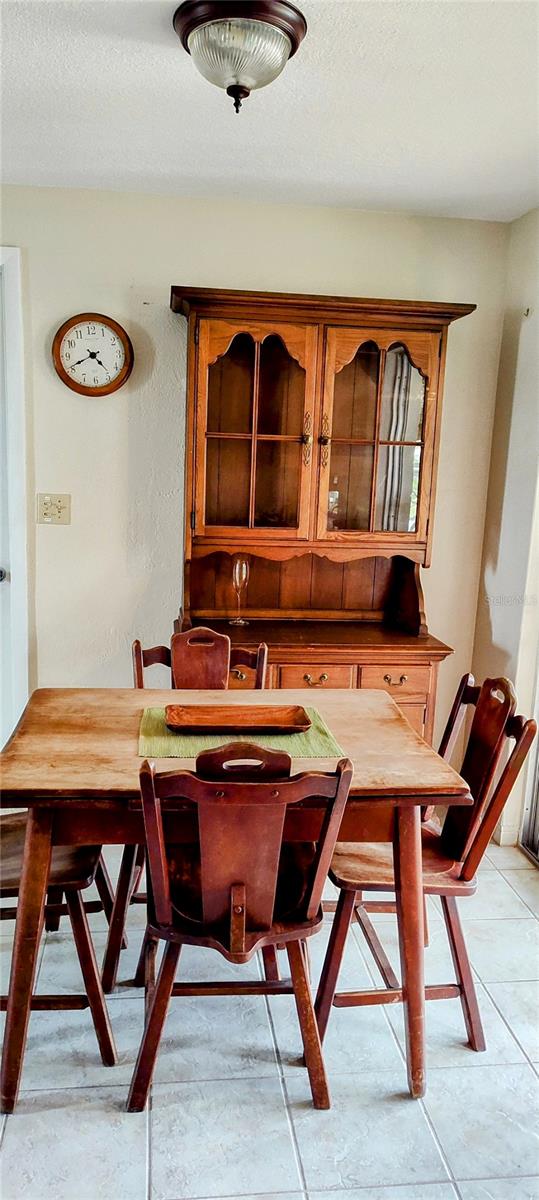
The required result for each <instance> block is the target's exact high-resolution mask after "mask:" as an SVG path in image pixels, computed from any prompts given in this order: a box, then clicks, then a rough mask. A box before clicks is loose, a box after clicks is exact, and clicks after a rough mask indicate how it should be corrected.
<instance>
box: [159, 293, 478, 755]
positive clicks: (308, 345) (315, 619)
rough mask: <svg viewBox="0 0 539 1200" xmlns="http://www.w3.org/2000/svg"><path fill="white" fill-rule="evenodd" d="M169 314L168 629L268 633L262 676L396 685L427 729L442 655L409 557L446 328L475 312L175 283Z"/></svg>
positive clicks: (423, 547) (417, 544)
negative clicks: (173, 593)
mask: <svg viewBox="0 0 539 1200" xmlns="http://www.w3.org/2000/svg"><path fill="white" fill-rule="evenodd" d="M171 308H172V310H173V311H174V312H176V313H180V314H183V316H185V317H186V318H187V322H188V381H187V390H188V395H187V440H186V446H187V461H186V492H185V496H186V503H185V512H186V528H185V568H184V599H183V610H182V614H181V615H180V617H179V619H178V621H177V622H176V627H177V628H184V629H185V628H188V627H190V626H191V625H193V624H194V625H197V624H204V625H209V626H211V627H212V628H215V629H219V630H224V631H226V632H227V633H228V634H229V635H230V636H231V637H232V640H233V642H240V643H241V644H243V645H249V646H251V645H255V644H258V643H259V642H260V641H265V642H267V643H268V647H269V663H270V667H269V680H268V683H269V686H272V687H279V686H280V687H301V686H303V687H305V688H317V687H346V688H349V687H370V688H382V689H384V690H386V691H389V692H391V694H393V695H394V696H395V698H396V699H398V701H399V704H400V705H401V707H402V708H403V711H404V712H405V714H406V716H407V717H408V719H409V720H410V721H411V723H412V724H413V725H414V726H415V728H417V729H418V730H419V731H420V732H422V733H424V734H425V736H426V737H428V738H430V737H431V735H432V725H433V719H434V703H435V695H436V680H437V672H438V665H439V663H440V661H441V660H442V659H444V658H445V657H446V656H447V655H448V654H450V653H451V649H450V647H449V646H446V645H444V643H443V642H440V641H438V640H437V639H436V638H434V637H432V636H431V635H430V634H429V632H428V628H427V622H426V617H425V613H424V607H423V594H422V589H421V581H420V567H421V566H425V567H428V566H429V564H430V554H431V545H432V537H433V528H432V524H433V522H432V513H433V508H434V496H435V487H436V467H437V459H438V445H439V434H440V418H441V403H442V387H443V374H444V363H445V352H446V343H447V330H448V326H449V324H450V323H451V321H454V320H457V319H458V318H459V317H463V316H466V315H467V314H468V313H471V312H473V311H474V308H475V305H473V304H439V303H432V304H431V303H425V302H422V301H417V302H416V301H404V300H374V299H371V300H367V299H353V298H351V297H343V296H308V295H295V294H285V293H276V292H248V291H247V292H246V291H233V290H227V289H220V288H191V287H173V288H172V292H171ZM239 553H241V554H242V555H245V556H246V557H247V558H248V560H249V564H250V576H249V583H248V588H247V596H246V601H245V603H244V605H243V608H244V616H246V617H247V618H248V621H249V624H248V625H246V626H244V627H243V628H238V627H234V626H230V625H229V621H230V619H231V618H233V617H234V616H235V610H236V600H235V593H234V589H233V584H232V562H233V558H234V556H235V555H237V554H239ZM249 683H250V680H249V678H248V676H247V678H246V680H245V681H244V686H245V685H248V684H249Z"/></svg>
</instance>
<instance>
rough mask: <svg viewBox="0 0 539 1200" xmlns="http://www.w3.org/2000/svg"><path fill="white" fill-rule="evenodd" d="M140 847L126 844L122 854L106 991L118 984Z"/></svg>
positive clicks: (107, 951) (105, 969)
mask: <svg viewBox="0 0 539 1200" xmlns="http://www.w3.org/2000/svg"><path fill="white" fill-rule="evenodd" d="M138 849H139V847H138V846H126V847H125V848H124V852H123V855H122V864H121V867H120V873H119V875H118V883H117V884H116V896H115V898H114V905H113V909H112V915H111V918H110V924H109V935H108V938H107V946H106V949H105V957H104V959H103V969H102V976H101V977H102V980H103V991H104V992H112V990H113V988H114V986H115V984H116V976H117V974H118V963H119V961H120V951H121V948H122V940H123V936H124V931H125V922H126V918H127V910H128V908H129V901H130V899H131V896H132V894H133V882H134V879H135V873H136V870H137V852H138Z"/></svg>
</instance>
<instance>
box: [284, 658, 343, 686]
mask: <svg viewBox="0 0 539 1200" xmlns="http://www.w3.org/2000/svg"><path fill="white" fill-rule="evenodd" d="M356 671H357V667H347V666H335V665H333V666H324V665H323V664H322V663H314V664H311V665H309V664H308V663H294V665H293V666H289V667H281V669H280V678H279V686H280V687H282V688H351V687H355V683H356Z"/></svg>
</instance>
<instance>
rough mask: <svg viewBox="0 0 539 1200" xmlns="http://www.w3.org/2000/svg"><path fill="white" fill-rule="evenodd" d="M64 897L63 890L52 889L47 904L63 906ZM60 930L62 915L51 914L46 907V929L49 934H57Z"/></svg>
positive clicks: (58, 888)
mask: <svg viewBox="0 0 539 1200" xmlns="http://www.w3.org/2000/svg"><path fill="white" fill-rule="evenodd" d="M63 895H64V890H63V888H60V887H51V888H49V890H48V892H47V904H61V903H62V899H63ZM59 928H60V914H59V913H49V914H47V908H46V907H45V929H46V931H47V933H57V932H58V930H59Z"/></svg>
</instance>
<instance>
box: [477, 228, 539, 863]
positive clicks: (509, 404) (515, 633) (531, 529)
mask: <svg viewBox="0 0 539 1200" xmlns="http://www.w3.org/2000/svg"><path fill="white" fill-rule="evenodd" d="M504 309H505V314H504V323H503V336H502V344H501V352H500V368H499V376H498V388H497V397H496V414H495V423H494V432H493V439H492V460H491V470H490V481H489V489H488V502H487V512H486V519H485V540H484V546H483V563H482V570H481V581H480V591H479V603H478V609H477V628H476V639H475V650H474V671H475V673H476V675H477V678H478V679H483V678H484V677H485V676H486V675H507V676H508V677H509V678H510V679H513V680H514V681H515V684H516V689H517V695H518V701H519V711H520V712H523V713H525V714H526V715H529V714H530V713H533V710H534V702H535V688H536V681H537V652H538V646H539V546H538V535H539V520H538V512H537V463H538V460H539V390H538V381H539V209H535V210H534V211H533V212H530V213H527V214H526V216H524V217H521V219H520V220H519V221H514V222H513V224H512V225H511V227H510V237H509V247H508V259H507V284H506V295H505V303H504ZM531 762H532V759H531V758H530V760H529V763H531ZM525 783H526V773H523V775H522V776H521V779H520V781H519V784H518V785H517V787H516V788H515V790H514V792H513V795H512V797H511V800H510V802H509V804H508V805H507V807H506V809H505V811H504V816H503V821H502V824H501V826H500V828H499V831H498V833H499V837H500V839H501V840H502V841H503V842H508V843H512V842H514V841H516V839H517V837H518V833H519V827H520V822H521V813H522V802H523V795H524V790H525Z"/></svg>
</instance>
